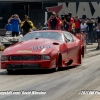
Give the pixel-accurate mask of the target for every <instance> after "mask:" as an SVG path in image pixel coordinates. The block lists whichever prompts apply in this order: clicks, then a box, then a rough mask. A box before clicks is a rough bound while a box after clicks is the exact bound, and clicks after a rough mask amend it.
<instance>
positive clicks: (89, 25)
mask: <svg viewBox="0 0 100 100" xmlns="http://www.w3.org/2000/svg"><path fill="white" fill-rule="evenodd" d="M87 25H88V27H89V32H90V31H93V23H87Z"/></svg>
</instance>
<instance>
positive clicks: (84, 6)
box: [77, 2, 92, 18]
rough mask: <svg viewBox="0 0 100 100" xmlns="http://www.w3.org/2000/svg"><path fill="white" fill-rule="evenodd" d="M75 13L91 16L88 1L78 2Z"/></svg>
mask: <svg viewBox="0 0 100 100" xmlns="http://www.w3.org/2000/svg"><path fill="white" fill-rule="evenodd" d="M77 15H78V16H80V17H82V15H86V17H87V18H91V17H92V14H91V9H90V7H89V3H87V2H80V3H79V7H78V12H77Z"/></svg>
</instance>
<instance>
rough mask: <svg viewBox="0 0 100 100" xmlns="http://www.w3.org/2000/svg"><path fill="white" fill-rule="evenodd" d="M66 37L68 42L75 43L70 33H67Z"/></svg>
mask: <svg viewBox="0 0 100 100" xmlns="http://www.w3.org/2000/svg"><path fill="white" fill-rule="evenodd" d="M64 36H65V40H66V39H67V42H73V41H74V38H73V36H72V35H71V34H70V33H69V32H65V33H64Z"/></svg>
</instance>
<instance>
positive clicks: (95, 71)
mask: <svg viewBox="0 0 100 100" xmlns="http://www.w3.org/2000/svg"><path fill="white" fill-rule="evenodd" d="M99 54H100V51H99V50H98V51H97V50H94V51H92V52H91V51H89V53H87V54H86V55H85V58H83V64H82V65H81V66H78V67H75V68H72V69H67V70H62V71H58V72H55V73H45V72H43V73H38V72H33V73H31V72H25V73H23V72H22V73H17V74H13V75H8V74H7V72H6V71H5V70H0V91H6V90H12V91H21V90H25V91H30V90H36V91H41V90H42V91H46V95H42V96H41V95H4V96H2V95H0V100H16V99H17V100H99V98H100V95H78V92H79V91H81V90H99V91H100V78H99V76H100V66H99V65H100V55H99ZM91 55H92V56H91Z"/></svg>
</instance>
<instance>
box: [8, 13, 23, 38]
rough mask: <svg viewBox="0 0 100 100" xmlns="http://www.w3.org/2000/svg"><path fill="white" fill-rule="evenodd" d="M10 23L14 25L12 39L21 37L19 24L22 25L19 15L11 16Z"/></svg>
mask: <svg viewBox="0 0 100 100" xmlns="http://www.w3.org/2000/svg"><path fill="white" fill-rule="evenodd" d="M8 23H11V24H12V37H15V36H19V32H20V27H19V24H20V23H21V20H20V18H19V16H18V15H17V14H14V15H13V16H11V18H9V19H8Z"/></svg>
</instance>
